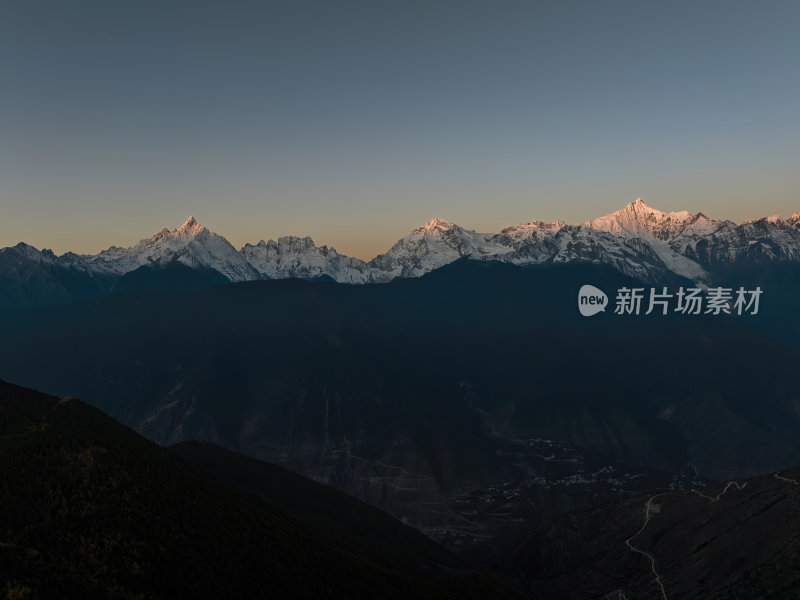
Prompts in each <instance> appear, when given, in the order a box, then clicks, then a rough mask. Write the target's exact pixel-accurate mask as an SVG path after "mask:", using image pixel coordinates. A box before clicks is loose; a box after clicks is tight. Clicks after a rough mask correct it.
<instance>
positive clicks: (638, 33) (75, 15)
mask: <svg viewBox="0 0 800 600" xmlns="http://www.w3.org/2000/svg"><path fill="white" fill-rule="evenodd" d="M798 107H800V2H797V1H796V0H787V1H781V2H777V1H776V2H771V1H761V2H752V1H747V2H742V1H735V0H727V1H724V2H709V1H706V2H704V1H702V0H693V1H690V2H683V1H675V0H671V1H667V0H660V1H658V2H652V1H648V0H636V1H631V2H624V1H612V0H608V1H597V0H591V1H570V0H554V1H552V2H550V1H535V0H527V1H519V2H517V1H513V2H512V1H504V0H493V1H486V2H472V1H469V0H457V1H452V2H450V1H438V2H437V1H435V0H421V1H415V0H405V1H399V0H396V1H391V2H389V1H382V0H368V1H363V2H347V1H340V2H332V1H330V0H321V1H302V0H287V1H286V2H269V1H266V0H265V1H261V2H244V1H231V0H226V1H222V0H220V1H219V2H205V1H204V0H191V1H187V2H171V1H169V0H157V1H155V0H153V1H150V0H129V1H127V2H123V1H122V0H118V1H117V0H114V1H109V0H97V1H84V0H70V1H69V2H67V1H64V0H0V246H6V245H11V244H14V243H16V242H18V241H20V240H25V241H26V242H28V243H30V244H33V245H35V246H37V247H40V248H41V247H49V248H53V249H54V250H55V251H56V252H59V253H60V252H63V251H66V250H74V251H82V252H88V251H90V252H96V251H98V250H100V249H102V248H105V247H108V246H110V245H111V244H117V245H130V244H133V243H135V242H136V241H137V240H138V239H139V238H142V237H145V236H148V235H150V234H152V233H155V232H156V231H158V230H160V229H161V228H162V227H165V226H169V227H171V228H172V227H177V226H179V225H180V224H181V223H182V222H183V221H184V220H185V219H186V217H187V216H189V215H190V214H192V215H194V216H195V217H197V219H198V220H199V221H200V222H201V223H202V224H204V225H206V226H208V227H209V228H210V229H212V230H214V231H216V232H218V233H221V234H222V235H224V236H226V237H227V238H228V239H229V240H230V241H231V242H232V243H233V244H234V245H235V246H237V247H240V246H241V245H242V244H243V243H244V242H246V241H252V242H255V241H258V240H259V239H261V238H265V239H268V238H270V237H272V238H275V237H277V236H279V235H287V234H298V235H310V236H311V237H313V238H314V240H315V241H316V242H317V243H318V244H323V243H324V244H328V245H333V246H335V247H336V248H337V249H338V250H339V251H340V252H343V253H346V254H351V255H356V256H359V257H361V258H370V257H371V256H373V255H375V254H376V253H378V252H380V251H384V250H385V249H387V248H388V247H389V246H390V245H391V243H393V242H394V241H395V240H396V239H397V238H399V237H401V236H402V235H405V234H406V233H407V232H408V231H409V230H410V229H411V228H413V227H415V226H417V225H419V224H422V223H424V222H426V221H428V220H429V219H431V218H432V217H434V216H438V217H442V218H446V219H449V220H451V221H454V222H456V223H458V224H460V225H462V226H464V227H467V228H469V229H477V230H479V231H496V230H498V229H500V228H501V227H503V226H507V225H512V224H516V223H520V222H524V221H530V220H533V219H542V220H548V221H549V220H555V219H559V218H560V219H564V220H565V221H567V222H582V221H585V220H587V219H589V218H591V217H595V216H599V215H601V214H604V213H607V212H611V211H613V210H616V209H617V208H621V207H622V206H624V205H625V204H626V203H627V202H629V201H631V200H633V199H634V198H636V197H637V196H642V197H643V199H644V200H645V201H646V202H647V203H648V204H650V205H651V206H654V207H657V208H660V209H662V210H681V209H687V210H690V211H692V212H696V211H702V212H704V213H706V214H707V215H709V216H714V217H720V218H722V217H724V218H732V219H734V220H741V219H745V218H753V217H758V216H766V215H770V214H780V215H782V216H784V217H785V216H788V215H790V214H792V213H794V212H796V211H798V210H800V110H799V109H798Z"/></svg>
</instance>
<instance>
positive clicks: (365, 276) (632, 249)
mask: <svg viewBox="0 0 800 600" xmlns="http://www.w3.org/2000/svg"><path fill="white" fill-rule="evenodd" d="M465 257H468V258H470V259H473V260H490V261H501V262H506V263H510V264H515V265H521V266H529V265H542V264H574V263H591V264H605V265H609V266H611V267H612V268H614V269H616V270H617V271H619V272H620V273H622V274H624V275H628V276H630V277H633V278H636V279H638V280H641V281H644V282H647V283H651V284H672V283H675V282H676V281H686V280H689V281H692V282H696V283H703V284H716V283H727V282H729V281H731V280H732V281H734V283H735V282H736V281H735V280H736V275H737V274H738V272H739V271H740V270H742V269H752V268H761V267H763V266H771V265H776V264H795V265H796V264H798V263H800V213H797V214H795V215H792V216H791V217H789V218H787V219H785V220H784V219H782V218H780V217H777V216H773V217H766V218H763V219H758V220H755V221H747V222H744V223H740V224H736V223H733V222H732V221H727V220H722V221H718V220H715V219H710V218H708V217H706V216H705V215H703V214H702V213H696V214H690V213H689V212H686V211H680V212H670V213H664V212H661V211H659V210H656V209H653V208H650V207H649V206H647V205H646V204H645V203H644V202H642V201H641V199H637V200H636V201H635V202H631V203H630V204H628V205H627V206H626V207H625V208H623V209H621V210H618V211H616V212H613V213H611V214H608V215H605V216H603V217H599V218H596V219H592V220H590V221H587V222H586V223H583V224H581V225H567V224H565V223H564V222H562V221H556V222H554V223H543V222H541V221H531V222H529V223H523V224H520V225H516V226H513V227H507V228H505V229H503V230H502V231H500V232H497V233H477V232H475V231H471V230H467V229H464V228H462V227H459V226H458V225H455V224H453V223H450V222H448V221H445V220H443V219H433V220H431V221H430V222H428V223H427V224H425V225H423V226H421V227H417V228H416V229H414V230H413V231H412V232H410V233H409V234H408V235H407V236H405V237H404V238H402V239H400V240H399V241H398V242H397V243H395V244H394V245H393V246H392V247H391V248H390V249H389V250H388V251H387V252H386V253H384V254H380V255H378V256H376V257H375V258H373V259H372V260H370V261H368V262H366V261H363V260H360V259H357V258H353V257H348V256H344V255H342V254H339V253H338V252H336V250H335V249H333V248H329V247H327V246H317V245H315V244H314V242H313V241H312V240H311V238H308V237H295V236H288V237H281V238H279V239H278V240H277V241H274V240H269V241H266V242H265V241H263V240H262V241H260V242H258V243H257V244H246V245H245V246H244V247H243V248H241V249H240V250H238V251H237V250H236V249H235V248H234V247H233V246H232V245H231V244H230V243H229V242H228V241H227V240H226V239H225V238H224V237H222V236H221V235H218V234H216V233H214V232H212V231H210V230H209V229H207V228H206V227H203V226H201V225H200V224H199V223H197V221H196V220H195V219H194V218H193V217H190V218H189V219H188V220H187V221H186V222H185V223H184V224H183V225H182V226H181V227H179V228H178V229H173V230H170V229H167V228H165V229H163V230H162V231H160V232H159V233H157V234H155V235H153V236H152V237H149V238H145V239H142V240H141V241H139V242H138V243H137V244H136V245H134V246H132V247H130V248H120V247H117V246H112V247H111V248H108V249H107V250H104V251H102V252H100V253H99V254H95V255H78V254H74V253H71V252H68V253H66V254H63V255H61V256H56V255H55V254H54V253H53V252H51V251H49V250H42V251H39V250H37V249H36V248H33V247H32V246H29V245H27V244H24V243H19V244H17V245H16V246H13V247H8V248H3V249H0V308H2V307H14V306H31V305H43V304H53V303H60V302H69V301H73V300H80V299H85V298H91V297H96V296H99V295H102V294H106V293H109V292H113V291H122V290H130V289H176V288H182V289H195V288H199V287H210V286H213V285H219V284H220V283H228V282H242V281H254V280H260V279H287V278H299V279H309V280H316V279H332V280H334V281H337V282H339V283H356V284H364V283H385V282H388V281H391V280H393V279H396V278H409V277H419V276H421V275H424V274H426V273H429V272H431V271H433V270H435V269H438V268H440V267H443V266H445V265H447V264H450V263H452V262H454V261H456V260H459V259H461V258H465Z"/></svg>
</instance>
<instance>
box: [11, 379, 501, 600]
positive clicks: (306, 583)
mask: <svg viewBox="0 0 800 600" xmlns="http://www.w3.org/2000/svg"><path fill="white" fill-rule="evenodd" d="M222 460H230V461H232V464H234V465H236V464H237V459H236V457H231V456H229V455H225V458H224V459H222ZM267 469H268V467H267ZM0 472H2V473H3V477H2V479H0V504H1V505H2V506H3V510H2V511H0V590H3V592H4V593H5V594H6V596H7V597H26V598H55V597H59V598H186V597H193V598H242V597H248V598H256V597H270V598H274V597H280V598H305V597H314V598H316V597H322V598H340V597H347V598H374V597H376V596H381V597H389V598H408V597H426V598H448V597H452V598H464V597H473V598H485V597H498V598H501V597H512V595H511V594H510V593H508V592H506V591H504V590H503V589H502V588H501V587H500V586H499V584H497V583H496V582H495V581H494V580H492V579H491V578H489V577H488V576H485V575H480V574H477V573H474V572H472V571H470V570H468V569H466V568H464V567H463V565H460V564H459V563H458V561H457V560H456V559H455V558H453V557H452V556H451V555H449V554H447V553H446V552H445V551H444V550H441V549H439V548H437V547H436V546H435V545H434V544H433V543H432V542H429V541H427V540H425V539H424V538H422V539H421V536H419V534H417V532H415V531H413V530H411V529H410V528H407V527H405V526H403V525H402V524H400V523H396V522H394V521H393V520H392V519H391V518H390V517H388V516H386V515H381V514H378V513H377V511H375V510H374V509H367V510H365V513H364V514H365V517H364V518H365V521H367V522H372V523H379V524H381V527H380V529H379V531H382V532H386V531H390V532H392V533H396V534H397V539H396V540H394V543H393V544H391V545H389V544H384V543H383V542H384V539H383V538H382V537H381V535H382V534H378V535H376V538H375V539H374V540H367V539H366V538H365V537H364V536H363V535H362V533H360V532H359V533H355V534H353V533H350V531H349V529H348V528H347V527H346V526H341V525H338V524H332V523H330V520H331V519H332V518H333V516H332V515H331V513H329V512H325V511H320V512H319V514H318V515H315V513H314V509H313V506H314V503H315V500H314V495H315V494H317V493H320V492H321V494H320V497H319V498H318V500H317V502H320V503H324V502H327V501H329V500H333V501H334V502H335V503H336V504H337V505H338V506H340V507H342V508H343V509H346V510H347V512H348V514H349V515H350V517H351V518H352V519H356V518H357V513H358V511H359V510H361V509H362V508H366V507H363V505H361V504H360V503H357V502H352V503H351V504H350V505H348V501H347V499H346V498H344V497H343V496H342V495H341V494H339V495H338V496H337V495H336V494H331V493H329V492H327V491H326V490H322V489H320V486H317V485H315V484H311V483H310V482H308V483H307V484H306V483H304V482H299V481H298V480H287V479H286V478H282V479H280V485H281V486H282V488H283V489H281V494H283V496H281V497H282V498H285V497H286V495H289V496H291V495H293V494H296V495H298V496H300V495H307V497H306V498H305V502H306V505H305V506H306V507H307V511H306V512H304V515H303V517H304V519H305V522H301V521H299V520H297V519H295V518H294V517H292V516H290V515H289V514H287V512H285V511H284V510H283V509H281V508H279V506H277V505H276V504H274V503H271V502H267V501H265V500H263V499H260V498H258V497H257V496H255V495H254V494H251V493H248V492H245V491H240V490H237V489H236V488H233V487H230V486H228V485H226V484H223V483H218V482H216V481H215V480H213V479H212V478H210V477H209V476H208V475H207V474H204V475H199V474H197V473H195V472H194V471H193V470H192V469H190V468H188V467H187V466H186V464H185V462H184V461H183V460H181V459H178V458H176V457H174V455H173V454H171V453H170V452H168V451H167V450H165V449H163V448H160V447H158V446H155V445H154V444H152V443H150V442H147V441H145V440H144V439H142V438H141V437H139V436H138V435H137V434H135V433H134V432H133V431H131V430H129V429H127V428H126V427H123V426H121V425H119V424H118V423H116V422H114V421H112V420H111V419H109V418H108V417H106V416H105V415H104V414H103V413H101V412H100V411H98V410H97V409H94V408H91V407H89V406H87V405H86V404H84V403H82V402H80V401H78V400H73V399H62V400H59V399H58V398H55V397H51V396H45V395H42V394H39V393H36V392H33V391H31V390H28V389H25V388H20V387H17V386H12V385H10V384H6V383H3V382H0ZM272 474H273V475H274V473H272ZM265 495H268V494H265ZM388 522H391V525H387V524H386V523H388ZM315 525H318V526H319V530H320V531H322V533H318V532H317V528H316V527H315ZM333 527H338V528H339V529H338V533H339V539H338V543H337V544H332V543H331V541H330V537H329V535H328V532H329V531H331V529H332V528H333ZM351 540H355V541H356V543H354V544H351V543H350V541H351ZM406 542H409V543H408V544H406ZM373 549H376V550H378V549H379V552H380V553H382V560H376V559H375V558H374V557H373V555H372V554H373V553H372V550H373ZM393 553H397V556H398V560H397V561H394V562H392V561H391V560H388V557H390V556H391V555H392V554H393Z"/></svg>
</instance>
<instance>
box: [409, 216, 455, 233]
mask: <svg viewBox="0 0 800 600" xmlns="http://www.w3.org/2000/svg"><path fill="white" fill-rule="evenodd" d="M453 227H455V225H453V223H451V222H450V221H445V220H444V219H440V218H439V217H434V218H433V219H431V220H430V221H428V222H427V223H425V225H423V226H421V227H417V228H416V229H415V230H414V231H415V232H418V233H425V232H439V231H447V230H449V229H452V228H453Z"/></svg>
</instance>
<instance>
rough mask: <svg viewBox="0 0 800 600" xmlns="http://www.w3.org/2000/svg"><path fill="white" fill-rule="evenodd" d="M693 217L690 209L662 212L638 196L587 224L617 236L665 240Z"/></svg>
mask: <svg viewBox="0 0 800 600" xmlns="http://www.w3.org/2000/svg"><path fill="white" fill-rule="evenodd" d="M691 219H692V215H691V214H690V213H689V212H688V211H685V210H682V211H678V212H670V213H665V212H661V211H660V210H658V209H655V208H651V207H649V206H648V205H647V204H645V203H644V201H643V200H642V199H641V198H637V199H636V200H634V201H633V202H631V203H630V204H628V205H627V206H626V207H625V208H622V209H620V210H618V211H615V212H613V213H610V214H607V215H604V216H602V217H598V218H597V219H592V220H591V221H587V222H586V223H585V226H586V227H588V228H590V229H595V230H597V231H605V232H606V233H610V234H612V235H617V236H630V235H633V236H636V237H642V238H657V239H662V240H664V239H668V238H671V237H673V236H674V235H676V234H677V233H678V232H679V231H680V230H681V229H682V228H683V227H684V226H685V225H686V224H687V223H688V222H689V221H690V220H691Z"/></svg>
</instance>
